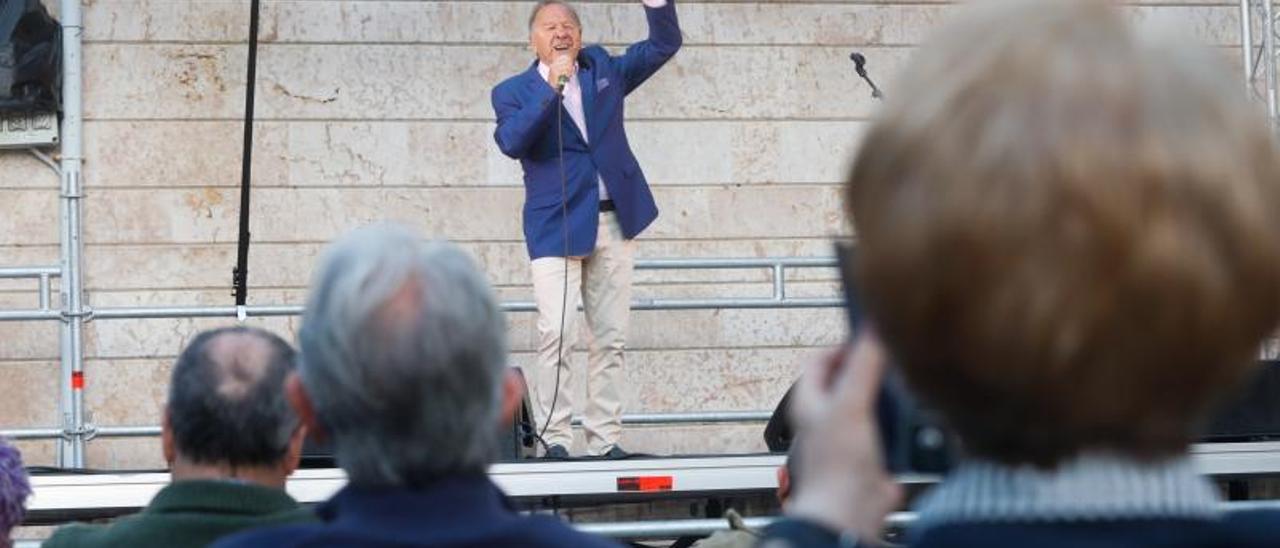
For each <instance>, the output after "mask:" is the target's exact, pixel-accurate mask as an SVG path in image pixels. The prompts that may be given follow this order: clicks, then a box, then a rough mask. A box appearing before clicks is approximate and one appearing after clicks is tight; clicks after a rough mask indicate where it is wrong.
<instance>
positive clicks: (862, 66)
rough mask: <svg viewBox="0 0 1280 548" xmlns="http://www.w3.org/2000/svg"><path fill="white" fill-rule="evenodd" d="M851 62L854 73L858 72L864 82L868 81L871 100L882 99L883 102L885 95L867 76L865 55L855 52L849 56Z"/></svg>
mask: <svg viewBox="0 0 1280 548" xmlns="http://www.w3.org/2000/svg"><path fill="white" fill-rule="evenodd" d="M849 60H850V61H853V70H854V71H856V72H857V73H858V76H861V77H862V79H863V80H866V81H867V84H869V85H870V86H871V98H873V99H880V100H882V101H883V100H884V93H881V92H880V88H878V87H876V83H875V82H872V81H871V77H870V76H867V58H866V56H864V55H862V54H861V53H858V52H856V51H855V52H853V53H850V54H849Z"/></svg>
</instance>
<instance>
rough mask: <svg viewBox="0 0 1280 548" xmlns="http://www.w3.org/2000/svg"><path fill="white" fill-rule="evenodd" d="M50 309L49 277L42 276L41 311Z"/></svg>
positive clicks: (46, 275)
mask: <svg viewBox="0 0 1280 548" xmlns="http://www.w3.org/2000/svg"><path fill="white" fill-rule="evenodd" d="M48 309H49V275H48V274H41V275H40V310H48Z"/></svg>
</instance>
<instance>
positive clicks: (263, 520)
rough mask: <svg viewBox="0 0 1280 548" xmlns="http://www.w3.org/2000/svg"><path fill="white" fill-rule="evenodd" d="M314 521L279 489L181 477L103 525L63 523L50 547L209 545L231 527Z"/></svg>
mask: <svg viewBox="0 0 1280 548" xmlns="http://www.w3.org/2000/svg"><path fill="white" fill-rule="evenodd" d="M312 521H316V517H315V516H314V515H313V514H312V513H311V511H310V510H309V509H307V508H304V507H302V506H300V505H298V503H297V501H295V500H293V498H292V497H290V496H289V495H288V493H285V492H284V491H282V490H280V489H272V488H270V487H264V486H261V485H255V484H249V483H237V482H232V481H211V480H192V481H180V482H176V483H173V484H170V485H169V486H167V487H165V488H164V489H161V490H160V492H159V493H156V496H155V498H154V499H152V500H151V504H149V505H147V507H146V508H144V509H143V510H142V512H141V513H138V514H135V515H132V516H128V517H122V518H119V519H117V520H115V521H114V522H112V523H109V524H105V525H88V524H83V523H75V524H71V525H67V526H64V527H59V528H58V530H57V531H55V532H54V533H53V536H52V537H50V538H49V540H47V541H45V542H44V544H43V546H45V547H46V548H61V547H78V548H93V547H98V546H101V547H107V546H125V547H133V546H137V547H150V546H164V547H172V548H181V547H185V546H191V547H196V546H201V547H202V546H206V545H208V544H209V543H211V542H213V541H215V540H217V539H218V538H221V537H223V536H225V535H229V534H231V533H235V532H239V531H243V530H247V529H253V528H255V527H262V526H268V525H280V524H286V523H300V522H302V523H305V522H312Z"/></svg>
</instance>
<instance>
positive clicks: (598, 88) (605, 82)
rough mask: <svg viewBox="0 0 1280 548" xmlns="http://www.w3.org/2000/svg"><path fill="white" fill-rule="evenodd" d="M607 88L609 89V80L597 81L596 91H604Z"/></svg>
mask: <svg viewBox="0 0 1280 548" xmlns="http://www.w3.org/2000/svg"><path fill="white" fill-rule="evenodd" d="M607 87H609V79H608V78H601V79H599V80H596V91H604V88H607Z"/></svg>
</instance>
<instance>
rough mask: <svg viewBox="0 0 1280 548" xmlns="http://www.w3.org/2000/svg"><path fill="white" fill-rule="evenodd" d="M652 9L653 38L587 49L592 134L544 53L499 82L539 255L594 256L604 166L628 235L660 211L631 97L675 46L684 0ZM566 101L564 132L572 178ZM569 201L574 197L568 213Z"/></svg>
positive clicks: (502, 121)
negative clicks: (633, 122)
mask: <svg viewBox="0 0 1280 548" xmlns="http://www.w3.org/2000/svg"><path fill="white" fill-rule="evenodd" d="M645 15H646V17H647V18H648V20H649V38H648V39H647V40H644V41H642V42H638V43H635V44H632V45H631V47H628V48H627V51H626V53H624V54H623V55H620V56H616V57H615V56H612V55H609V52H607V51H605V49H604V48H602V47H600V46H590V47H587V48H584V49H583V50H582V51H581V52H579V53H578V81H579V82H580V83H581V86H582V110H583V113H584V114H585V115H586V126H587V139H583V136H582V134H581V133H580V132H579V130H578V126H577V125H576V124H574V123H573V119H572V118H570V117H569V113H568V111H566V110H565V108H564V106H563V105H561V104H560V99H559V96H558V95H557V94H556V91H555V89H554V88H553V87H551V85H550V84H548V83H547V81H546V80H544V79H543V78H542V76H541V75H540V74H538V63H537V61H534V63H533V64H532V65H531V66H530V67H529V69H528V70H526V71H524V72H522V73H520V74H518V75H516V76H513V77H511V78H508V79H507V80H505V81H503V82H502V83H501V84H498V85H497V86H496V87H494V88H493V94H492V99H493V110H494V113H495V114H496V115H497V119H498V127H497V129H496V130H494V132H493V138H494V140H495V141H497V142H498V148H499V149H501V150H502V153H503V154H506V155H507V156H510V157H512V158H515V159H517V160H520V165H521V167H523V168H524V191H525V199H524V239H525V245H526V246H528V249H529V257H530V258H532V259H537V258H539V257H564V256H566V250H567V251H568V256H585V255H589V254H591V251H592V250H593V249H595V245H596V229H597V223H598V222H599V201H600V191H599V189H598V188H597V176H598V177H599V178H601V179H603V180H604V185H605V188H607V189H608V190H609V198H610V199H612V200H613V203H614V205H615V206H616V207H617V215H618V222H619V224H621V225H622V235H623V237H625V238H628V239H630V238H634V237H636V236H637V235H639V234H640V232H641V231H643V230H644V229H645V228H646V227H648V226H649V223H652V222H653V220H654V219H655V218H657V216H658V206H657V204H655V203H654V201H653V193H652V192H650V190H649V183H648V181H646V180H645V178H644V172H643V171H641V170H640V164H639V163H638V162H637V161H636V157H635V154H633V153H632V152H631V145H630V144H629V143H628V142H627V133H626V130H625V129H624V128H623V110H624V109H623V103H624V101H623V100H624V99H625V98H626V96H627V94H629V93H631V91H632V90H634V89H636V88H637V87H639V86H640V84H642V83H644V81H645V80H647V79H648V78H649V77H650V76H652V75H653V73H655V72H657V71H658V69H659V68H661V67H662V65H663V64H664V63H666V62H667V60H668V59H670V58H671V56H672V55H675V53H676V51H677V50H679V49H680V44H681V37H680V25H679V22H678V21H677V19H676V8H675V0H668V1H667V4H666V5H665V6H663V7H661V8H648V7H646V8H645ZM557 110H558V111H559V112H560V122H561V123H560V127H559V131H560V132H562V135H563V139H564V179H565V181H566V183H565V185H564V188H562V185H561V175H560V161H559V147H558V144H557V134H556V133H557V127H556V111H557ZM562 201H565V202H567V206H568V207H567V209H568V219H566V218H565V215H564V209H563V205H562ZM566 227H567V234H566ZM566 236H567V239H568V241H567V242H566Z"/></svg>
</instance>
